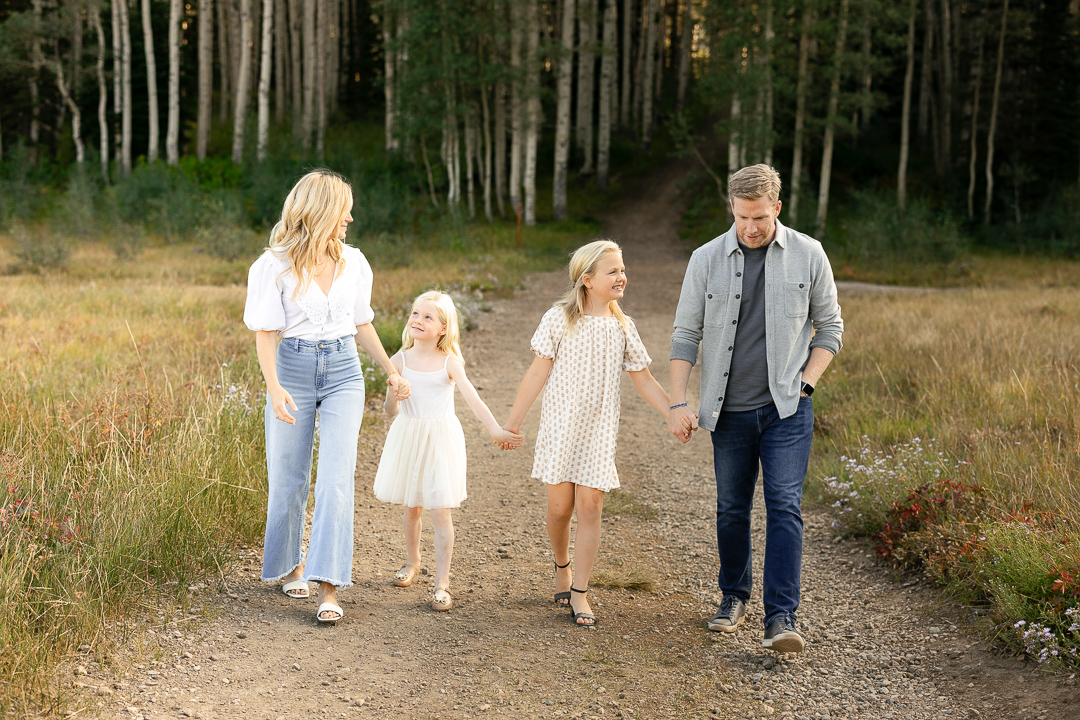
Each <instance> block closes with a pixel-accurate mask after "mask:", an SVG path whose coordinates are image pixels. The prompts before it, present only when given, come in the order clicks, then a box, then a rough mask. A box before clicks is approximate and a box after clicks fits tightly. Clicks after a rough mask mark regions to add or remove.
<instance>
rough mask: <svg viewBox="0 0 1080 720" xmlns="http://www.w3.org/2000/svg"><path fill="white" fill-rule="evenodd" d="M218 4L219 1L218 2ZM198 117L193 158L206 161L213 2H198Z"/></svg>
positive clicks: (212, 57) (211, 0) (211, 62)
mask: <svg viewBox="0 0 1080 720" xmlns="http://www.w3.org/2000/svg"><path fill="white" fill-rule="evenodd" d="M219 2H220V0H219ZM197 22H198V23H199V111H198V112H199V117H198V129H197V130H196V132H195V156H196V157H197V158H198V159H199V162H202V161H203V160H206V149H207V147H208V146H209V144H210V113H211V103H212V102H213V97H214V0H199V16H198V20H197Z"/></svg>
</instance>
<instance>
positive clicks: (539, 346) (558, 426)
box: [532, 307, 652, 492]
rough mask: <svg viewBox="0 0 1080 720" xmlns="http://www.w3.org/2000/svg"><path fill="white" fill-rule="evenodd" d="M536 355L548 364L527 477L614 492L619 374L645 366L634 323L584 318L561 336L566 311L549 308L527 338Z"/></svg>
mask: <svg viewBox="0 0 1080 720" xmlns="http://www.w3.org/2000/svg"><path fill="white" fill-rule="evenodd" d="M532 350H533V352H534V353H536V355H537V356H538V357H542V358H546V359H549V360H553V361H554V362H553V364H552V366H551V372H550V373H549V374H548V379H547V384H546V385H545V389H544V401H543V406H542V408H541V411H540V432H539V433H538V434H537V436H536V457H535V459H534V460H533V470H532V476H533V477H534V478H536V479H538V480H541V481H543V482H545V483H547V484H549V485H558V484H559V483H564V482H571V483H575V484H577V485H584V486H585V487H590V488H594V489H596V490H603V491H604V492H607V491H608V490H613V489H615V488H617V487H619V474H618V472H617V471H616V470H615V443H616V437H617V436H618V433H619V382H620V380H621V378H622V373H623V371H627V372H637V371H640V370H644V369H645V368H647V367H648V366H649V364H650V363H651V362H652V360H651V358H649V353H648V352H646V350H645V345H644V343H642V342H641V337H640V336H639V335H638V332H637V328H636V327H635V326H634V322H633V321H632V320H630V319H629V318H627V327H626V328H624V327H623V325H622V323H621V322H619V319H618V318H616V317H594V316H588V315H587V316H585V317H583V318H581V319H580V320H579V321H578V322H577V326H576V327H575V328H574V332H573V334H571V335H568V334H567V332H566V313H565V312H564V311H563V309H562V308H560V307H553V308H551V309H550V310H548V311H547V313H545V314H544V317H543V319H542V320H541V321H540V325H539V327H537V328H536V332H535V333H534V334H533V338H532Z"/></svg>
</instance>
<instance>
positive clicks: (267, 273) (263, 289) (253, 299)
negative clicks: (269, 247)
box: [244, 253, 285, 332]
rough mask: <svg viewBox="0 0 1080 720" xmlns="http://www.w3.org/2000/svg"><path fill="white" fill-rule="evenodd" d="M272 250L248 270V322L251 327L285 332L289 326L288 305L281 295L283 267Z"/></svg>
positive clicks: (265, 330)
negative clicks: (286, 320) (272, 254)
mask: <svg viewBox="0 0 1080 720" xmlns="http://www.w3.org/2000/svg"><path fill="white" fill-rule="evenodd" d="M278 265H279V263H277V262H275V261H274V259H273V257H272V256H271V255H270V253H264V254H263V255H262V257H260V258H259V259H258V260H256V261H255V262H253V263H252V264H251V268H250V269H249V270H248V285H247V301H246V302H245V303H244V324H245V325H247V327H248V329H249V330H255V331H256V332H258V331H264V332H281V331H282V330H284V329H285V306H284V305H283V304H282V299H281V285H280V283H279V276H280V274H281V273H280V271H281V268H279V267H278Z"/></svg>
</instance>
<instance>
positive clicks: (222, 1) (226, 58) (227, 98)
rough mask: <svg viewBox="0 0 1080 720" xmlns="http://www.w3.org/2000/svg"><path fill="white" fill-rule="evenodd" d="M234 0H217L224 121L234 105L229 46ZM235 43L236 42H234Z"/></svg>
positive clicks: (220, 108) (221, 105)
mask: <svg viewBox="0 0 1080 720" xmlns="http://www.w3.org/2000/svg"><path fill="white" fill-rule="evenodd" d="M231 1H232V0H217V2H216V7H217V36H218V58H219V59H218V68H219V74H220V76H221V82H220V85H221V93H220V96H221V103H220V106H219V108H218V113H219V115H218V117H219V118H220V120H221V122H222V123H225V122H228V120H229V108H230V107H232V90H233V87H234V86H233V83H232V64H233V63H232V52H231V48H230V47H229V9H228V5H229V3H230V2H231ZM233 44H234V45H235V42H234V43H233Z"/></svg>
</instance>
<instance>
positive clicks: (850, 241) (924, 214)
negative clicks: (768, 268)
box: [828, 191, 971, 266]
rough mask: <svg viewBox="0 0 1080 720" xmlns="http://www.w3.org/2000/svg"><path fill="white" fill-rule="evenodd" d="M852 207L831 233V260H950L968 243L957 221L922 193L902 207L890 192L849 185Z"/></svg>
mask: <svg viewBox="0 0 1080 720" xmlns="http://www.w3.org/2000/svg"><path fill="white" fill-rule="evenodd" d="M851 208H852V212H849V213H846V214H845V215H844V217H843V219H842V220H841V221H840V223H839V228H838V232H836V233H835V234H834V235H833V236H831V237H830V238H829V242H828V249H829V254H830V256H831V257H832V258H833V262H834V264H835V263H836V262H837V260H842V261H847V262H854V263H858V264H860V265H864V266H871V265H883V264H884V265H913V264H914V265H918V264H924V263H952V262H956V261H957V260H960V259H961V258H962V257H964V256H965V255H966V254H967V252H968V250H969V248H970V244H971V241H970V239H969V238H968V237H967V236H966V235H965V234H964V232H963V228H962V226H961V224H960V222H959V221H958V220H957V219H956V218H954V217H953V216H952V215H950V214H948V213H947V212H945V211H943V210H935V209H933V208H932V207H931V206H930V204H929V203H928V202H927V201H926V200H924V199H922V198H913V199H912V200H911V201H910V202H909V203H908V207H907V210H906V212H903V213H901V212H900V210H899V209H898V208H897V207H896V199H895V197H893V196H891V195H885V194H881V193H874V192H868V191H853V192H852V197H851Z"/></svg>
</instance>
